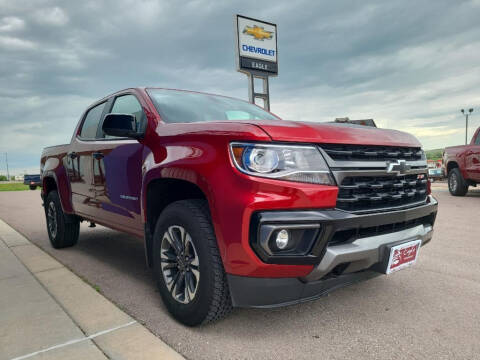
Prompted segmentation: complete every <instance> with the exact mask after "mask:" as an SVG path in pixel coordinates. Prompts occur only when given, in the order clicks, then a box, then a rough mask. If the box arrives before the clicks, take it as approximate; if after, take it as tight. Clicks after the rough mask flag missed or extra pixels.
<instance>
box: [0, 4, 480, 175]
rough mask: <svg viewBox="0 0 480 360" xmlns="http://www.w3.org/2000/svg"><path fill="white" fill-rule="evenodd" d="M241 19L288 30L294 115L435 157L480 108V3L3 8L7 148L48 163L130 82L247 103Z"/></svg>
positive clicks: (282, 101)
mask: <svg viewBox="0 0 480 360" xmlns="http://www.w3.org/2000/svg"><path fill="white" fill-rule="evenodd" d="M235 13H240V14H244V15H249V16H253V17H258V18H263V19H265V20H269V21H272V22H276V23H277V24H278V31H279V61H280V75H279V76H278V77H277V78H272V80H271V82H270V86H271V94H272V99H271V100H272V110H273V111H274V112H275V113H277V114H279V115H280V116H282V117H283V118H289V119H298V120H308V121H327V120H332V119H333V118H335V117H339V116H349V117H350V118H364V117H369V118H370V117H373V118H375V119H376V121H377V123H378V124H380V125H381V126H384V127H392V128H396V129H400V130H406V131H410V132H412V133H414V134H415V135H417V136H418V137H419V138H420V140H421V141H422V142H423V143H424V146H425V148H436V147H442V146H445V145H453V144H456V143H461V142H462V141H463V137H464V127H463V126H464V120H463V118H462V116H461V114H460V112H459V109H460V108H461V107H469V106H474V107H476V106H478V104H480V95H479V91H478V89H479V88H480V86H479V85H480V65H479V64H480V25H479V23H478V17H479V15H480V1H478V0H475V1H455V2H452V1H447V0H437V1H435V2H432V1H415V2H405V1H400V0H398V1H388V2H386V1H381V0H377V1H363V2H360V1H341V2H340V1H336V2H334V1H315V2H314V1H300V0H298V1H295V2H291V1H267V2H262V4H261V6H260V4H259V3H258V1H252V0H246V1H243V2H241V3H240V2H233V1H232V2H229V1H221V2H211V1H206V0H196V1H184V2H173V1H147V0H145V1H138V0H117V1H113V0H111V1H102V2H99V1H75V2H73V1H72V2H61V1H54V0H39V1H27V0H16V1H9V0H0V53H1V56H0V151H1V152H4V151H8V152H9V153H10V154H11V155H10V158H11V159H12V160H11V161H15V160H14V159H18V164H17V165H16V167H17V168H18V169H23V168H32V167H33V168H35V167H37V166H38V165H37V164H38V161H39V154H40V151H41V148H42V147H43V146H46V145H52V144H56V143H62V142H68V141H69V139H70V136H71V132H72V130H73V128H74V126H75V124H76V121H77V119H78V117H79V116H80V114H81V112H82V111H83V110H84V108H85V107H86V106H88V104H89V103H91V102H92V101H94V100H95V99H97V98H100V97H102V96H104V95H106V94H108V93H110V92H113V91H116V90H119V89H121V88H125V87H129V86H136V85H157V86H165V87H173V88H186V89H192V90H203V91H208V92H216V93H221V94H226V95H232V96H236V97H242V98H245V97H246V94H247V91H246V79H245V77H244V75H242V74H240V73H237V72H236V71H235V69H234V63H235V60H234V52H233V25H232V21H233V14H235ZM478 110H479V111H480V109H478ZM477 118H478V119H480V114H478V116H476V115H475V112H474V115H473V116H472V125H471V131H472V133H473V127H475V126H478V125H480V120H477ZM2 171H3V169H2V165H1V163H0V172H2Z"/></svg>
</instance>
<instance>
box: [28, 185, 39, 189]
mask: <svg viewBox="0 0 480 360" xmlns="http://www.w3.org/2000/svg"><path fill="white" fill-rule="evenodd" d="M28 187H29V188H30V190H35V189H36V188H37V186H36V185H29V186H28Z"/></svg>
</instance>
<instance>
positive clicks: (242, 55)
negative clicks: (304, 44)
mask: <svg viewBox="0 0 480 360" xmlns="http://www.w3.org/2000/svg"><path fill="white" fill-rule="evenodd" d="M234 23H235V39H236V44H235V53H236V56H235V58H236V62H237V70H238V71H240V72H243V73H245V74H247V76H248V100H249V101H250V102H251V103H253V104H255V99H263V104H264V105H263V106H264V108H265V110H268V111H269V110H270V93H269V85H268V77H269V76H277V75H278V52H277V25H275V24H272V23H269V22H265V21H261V20H256V19H252V18H249V17H246V16H241V15H235V17H234ZM255 78H257V79H261V80H262V84H263V90H262V92H256V91H255Z"/></svg>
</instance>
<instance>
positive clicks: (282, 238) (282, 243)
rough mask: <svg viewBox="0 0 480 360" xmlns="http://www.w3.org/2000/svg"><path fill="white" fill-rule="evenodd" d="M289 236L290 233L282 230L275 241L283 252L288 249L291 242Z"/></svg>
mask: <svg viewBox="0 0 480 360" xmlns="http://www.w3.org/2000/svg"><path fill="white" fill-rule="evenodd" d="M289 237H290V236H289V234H288V231H287V230H285V229H283V230H280V231H279V232H278V234H277V239H276V240H275V244H276V245H277V247H278V248H279V249H280V250H283V249H285V248H286V247H287V245H288V240H289Z"/></svg>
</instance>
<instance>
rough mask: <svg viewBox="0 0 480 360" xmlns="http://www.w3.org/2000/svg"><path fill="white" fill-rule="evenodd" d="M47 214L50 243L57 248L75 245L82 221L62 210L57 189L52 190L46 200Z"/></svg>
mask: <svg viewBox="0 0 480 360" xmlns="http://www.w3.org/2000/svg"><path fill="white" fill-rule="evenodd" d="M44 206H45V215H46V220H47V231H48V237H49V238H50V243H51V244H52V246H53V247H54V248H55V249H61V248H65V247H69V246H73V245H75V244H76V243H77V241H78V236H79V234H80V221H79V220H78V218H77V217H75V216H74V215H67V214H65V213H64V212H63V210H62V205H61V204H60V197H59V196H58V193H57V191H55V190H53V191H50V192H49V193H48V195H47V198H46V200H45V205H44Z"/></svg>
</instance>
